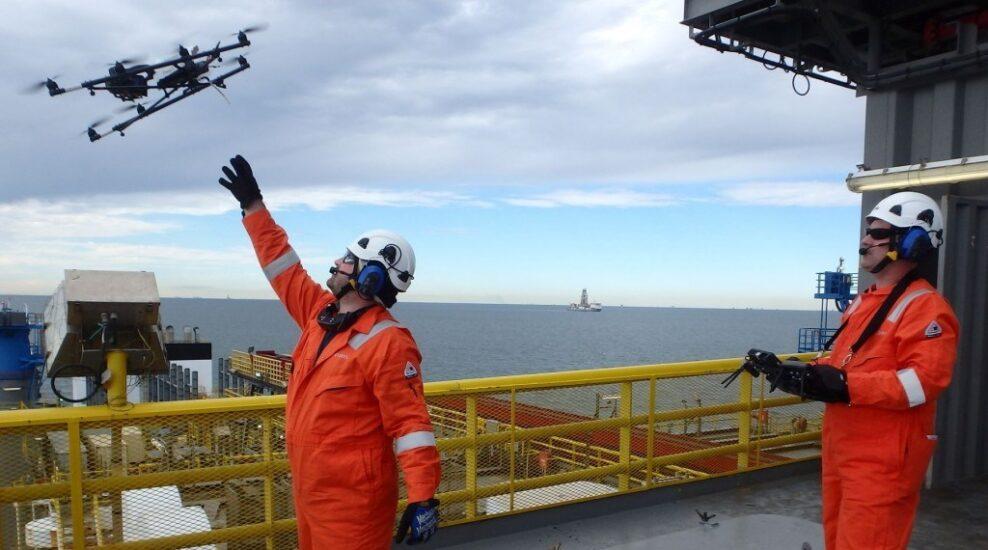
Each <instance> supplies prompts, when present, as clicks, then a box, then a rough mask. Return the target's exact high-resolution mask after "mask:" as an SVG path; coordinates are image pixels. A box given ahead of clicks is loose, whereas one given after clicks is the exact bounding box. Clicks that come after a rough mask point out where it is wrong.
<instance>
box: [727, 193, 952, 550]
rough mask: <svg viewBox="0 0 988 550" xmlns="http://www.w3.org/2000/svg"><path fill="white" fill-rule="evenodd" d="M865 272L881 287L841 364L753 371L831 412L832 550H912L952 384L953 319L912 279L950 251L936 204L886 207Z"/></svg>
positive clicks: (827, 430)
mask: <svg viewBox="0 0 988 550" xmlns="http://www.w3.org/2000/svg"><path fill="white" fill-rule="evenodd" d="M867 222H868V228H867V230H866V232H865V236H864V238H862V240H861V249H860V250H859V253H860V255H861V260H860V265H861V267H862V268H863V269H865V270H868V271H869V272H871V273H873V274H874V275H875V284H874V285H872V286H871V287H870V288H868V289H867V290H865V291H864V292H863V293H861V295H859V296H858V297H857V298H856V299H855V300H854V302H852V303H851V304H850V305H849V306H848V308H847V310H846V311H845V312H844V316H843V318H842V321H841V328H840V329H839V331H838V334H837V337H836V339H835V340H834V341H833V343H834V347H833V353H832V354H831V355H830V356H828V357H825V358H819V359H817V360H816V361H814V362H813V363H811V364H809V365H806V364H802V363H799V362H796V361H784V362H783V361H779V360H778V359H777V358H776V357H775V356H774V355H772V354H770V353H767V352H762V351H759V350H751V351H750V352H749V355H748V363H746V364H747V365H748V366H749V370H754V371H755V372H760V373H763V374H765V375H766V377H767V378H768V379H769V380H771V381H772V382H773V383H775V384H777V385H778V387H779V388H781V389H782V390H784V391H787V392H789V393H793V394H796V395H801V396H803V397H807V398H810V399H817V400H820V401H827V402H828V403H827V405H826V411H825V413H824V419H823V526H824V536H825V538H826V543H827V548H828V549H831V550H835V549H836V550H846V549H867V550H881V549H905V548H906V546H907V545H908V543H909V535H910V533H911V532H912V525H913V520H914V518H915V516H916V507H917V505H918V504H919V490H920V488H921V486H922V484H923V479H924V477H925V474H926V469H927V466H928V465H929V462H930V458H931V457H932V456H933V450H934V448H935V447H936V443H937V436H936V434H935V433H934V426H933V420H934V413H935V412H936V399H937V397H938V396H939V395H940V392H942V391H943V390H944V389H945V388H946V387H947V385H948V384H949V383H950V377H951V372H952V370H953V365H954V359H955V357H956V353H957V333H958V325H957V318H956V317H955V316H954V312H953V310H952V309H951V307H950V304H948V303H947V301H946V300H945V299H944V298H943V296H941V295H940V294H939V293H937V291H936V289H934V288H933V286H931V285H930V283H928V282H927V281H926V280H925V279H922V278H920V277H919V276H918V275H917V274H916V271H915V268H916V266H917V262H918V261H920V260H922V259H923V258H925V257H928V256H929V255H931V254H933V253H934V251H935V249H936V248H937V247H938V246H940V244H941V243H942V239H943V217H942V215H941V213H940V208H939V207H938V206H937V204H936V202H934V201H933V200H932V199H930V198H929V197H927V196H926V195H922V194H920V193H914V192H901V193H895V194H893V195H891V196H889V197H886V198H885V199H883V200H882V201H881V202H879V203H878V204H877V205H876V206H875V208H874V209H873V210H872V211H871V213H870V214H868V216H867Z"/></svg>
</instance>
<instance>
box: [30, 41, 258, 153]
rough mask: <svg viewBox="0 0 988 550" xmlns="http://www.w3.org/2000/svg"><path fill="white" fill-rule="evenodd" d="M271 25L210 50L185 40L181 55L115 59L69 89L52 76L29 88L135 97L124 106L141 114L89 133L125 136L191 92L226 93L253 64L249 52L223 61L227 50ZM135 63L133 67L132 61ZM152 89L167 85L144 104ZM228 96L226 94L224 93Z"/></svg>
mask: <svg viewBox="0 0 988 550" xmlns="http://www.w3.org/2000/svg"><path fill="white" fill-rule="evenodd" d="M265 28H267V26H266V25H255V26H252V27H248V28H245V29H242V30H240V31H239V32H237V33H236V34H235V35H234V36H236V37H237V41H236V42H235V43H232V44H229V45H226V46H223V45H221V42H217V43H216V45H215V46H214V47H212V48H210V49H208V50H202V51H200V50H199V47H198V46H195V47H193V48H192V49H191V50H190V49H188V48H186V47H184V46H182V45H179V46H178V56H177V57H173V58H171V59H167V60H165V61H161V62H159V63H154V64H151V65H148V64H136V63H138V61H139V60H138V59H121V60H118V61H115V62H114V63H112V64H110V69H109V71H108V72H109V74H108V76H104V77H101V78H96V79H93V80H87V81H85V82H83V83H81V84H79V85H77V86H71V87H68V88H63V87H61V86H59V84H58V83H57V82H56V81H55V78H58V77H52V78H47V79H45V80H44V81H42V82H39V83H36V84H34V85H32V86H31V87H30V88H28V89H27V90H26V91H29V92H31V91H40V90H43V89H47V90H48V95H49V96H52V97H54V96H57V95H62V94H64V93H67V92H74V91H78V90H89V95H96V92H97V91H107V92H110V94H112V95H113V96H114V97H116V98H118V99H120V100H121V101H124V102H132V103H133V104H132V105H129V106H127V107H125V108H124V109H122V110H120V111H118V112H119V113H125V112H128V111H132V110H133V111H136V114H135V115H133V116H131V117H130V118H128V119H127V120H124V121H123V122H120V123H119V124H116V125H114V126H113V127H112V128H111V129H110V130H107V131H105V132H103V133H100V132H99V131H98V130H97V129H96V128H97V127H98V126H101V125H103V124H104V123H106V122H108V121H109V120H110V118H111V117H103V118H100V119H98V120H96V121H94V122H93V123H91V124H90V125H89V127H88V128H87V129H86V131H85V132H84V135H87V136H89V141H90V142H94V141H97V140H99V139H102V138H104V137H106V136H108V135H110V134H112V133H114V132H116V133H119V134H120V135H121V136H123V135H124V130H126V129H127V128H129V127H130V126H131V125H133V124H134V123H135V122H137V121H139V120H141V119H144V118H147V117H149V116H151V115H152V114H154V113H156V112H158V111H160V110H162V109H164V108H165V107H168V106H169V105H173V104H175V103H178V102H179V101H182V100H183V99H186V98H188V97H191V96H193V95H195V94H197V93H199V92H201V91H203V90H205V89H207V88H213V89H215V90H216V91H217V92H219V93H220V95H223V92H222V91H220V88H224V89H225V88H226V81H227V80H228V79H229V78H231V77H233V76H235V75H237V74H239V73H242V72H244V71H246V70H247V69H249V68H250V63H248V62H247V58H246V57H245V56H244V55H239V56H237V57H236V58H234V59H232V60H228V61H226V62H224V61H223V57H222V56H223V54H224V53H225V52H228V51H231V50H236V49H238V48H245V47H247V46H250V44H251V43H250V40H249V39H248V38H247V33H254V32H257V31H261V30H264V29H265ZM214 62H216V63H220V64H224V65H226V64H231V63H236V64H237V67H236V68H234V69H231V70H229V71H227V72H225V73H223V74H220V75H218V76H214V77H210V76H208V75H207V73H208V72H209V70H210V69H211V68H213V63H214ZM128 65H129V66H128ZM169 68H170V69H172V70H171V71H170V72H167V73H165V74H159V73H161V72H162V70H163V69H169ZM151 90H161V95H160V96H159V97H157V98H156V99H154V100H153V101H151V102H150V103H141V101H143V100H145V99H147V97H148V93H149V91H151ZM223 97H224V99H225V98H226V96H225V95H224V96H223Z"/></svg>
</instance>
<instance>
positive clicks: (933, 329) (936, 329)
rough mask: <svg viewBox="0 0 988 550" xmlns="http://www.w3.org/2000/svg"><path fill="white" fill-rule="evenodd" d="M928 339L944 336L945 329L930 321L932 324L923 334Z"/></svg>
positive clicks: (927, 326)
mask: <svg viewBox="0 0 988 550" xmlns="http://www.w3.org/2000/svg"><path fill="white" fill-rule="evenodd" d="M923 334H925V335H926V337H927V338H936V337H937V336H940V335H941V334H943V329H942V328H940V325H939V324H938V323H937V322H936V321H930V324H928V325H926V330H925V331H924V332H923Z"/></svg>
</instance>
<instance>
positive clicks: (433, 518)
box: [395, 498, 439, 544]
mask: <svg viewBox="0 0 988 550" xmlns="http://www.w3.org/2000/svg"><path fill="white" fill-rule="evenodd" d="M438 528H439V501H438V500H436V499H434V498H430V499H429V500H427V501H425V502H413V503H411V504H409V505H408V506H406V507H405V512H404V513H403V514H402V515H401V521H399V522H398V530H397V531H395V542H398V543H400V542H401V541H403V540H405V537H406V536H407V537H408V544H418V543H420V542H425V541H427V540H429V538H430V537H432V535H435V534H436V530H437V529H438ZM409 531H411V533H409Z"/></svg>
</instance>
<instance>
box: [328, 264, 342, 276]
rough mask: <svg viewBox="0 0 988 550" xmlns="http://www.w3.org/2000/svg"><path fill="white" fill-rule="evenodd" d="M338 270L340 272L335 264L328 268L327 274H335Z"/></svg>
mask: <svg viewBox="0 0 988 550" xmlns="http://www.w3.org/2000/svg"><path fill="white" fill-rule="evenodd" d="M339 272H340V268H338V267H336V266H335V265H334V266H333V267H331V268H329V274H330V275H336V274H337V273H339Z"/></svg>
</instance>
